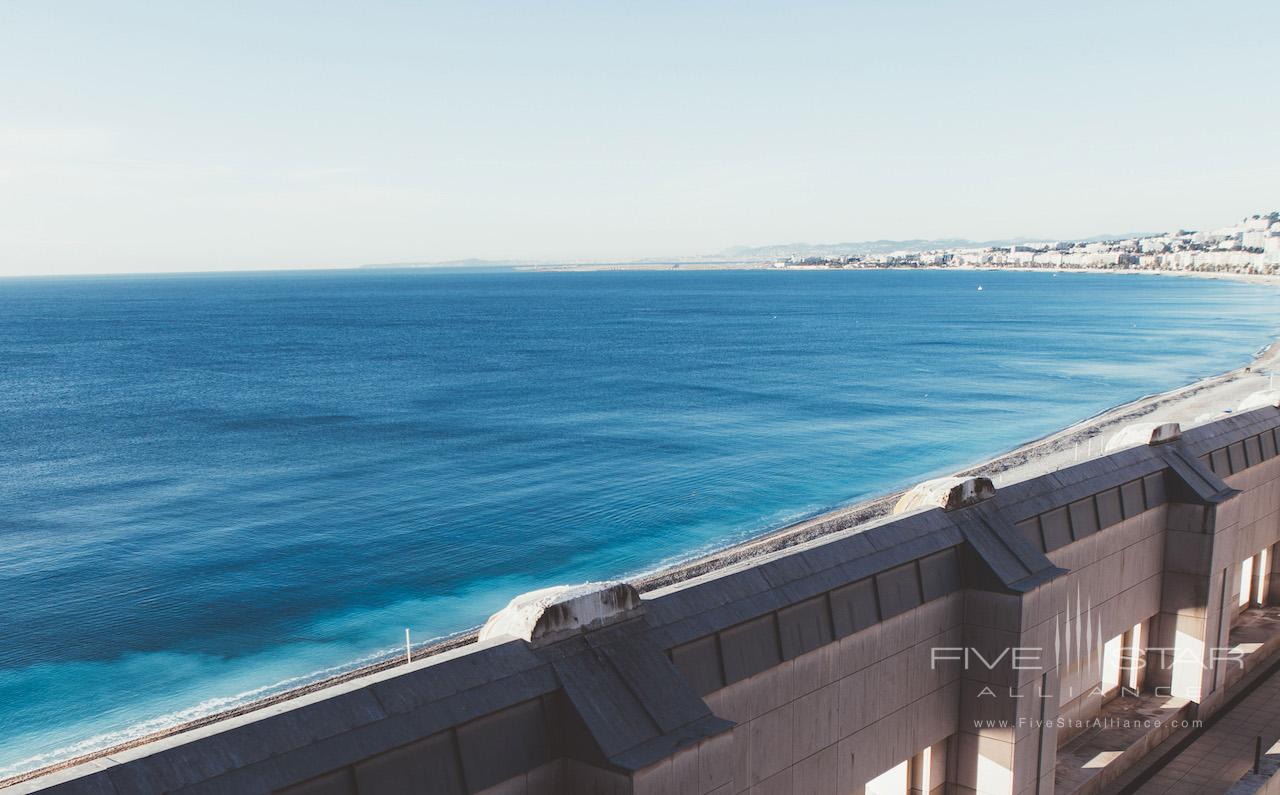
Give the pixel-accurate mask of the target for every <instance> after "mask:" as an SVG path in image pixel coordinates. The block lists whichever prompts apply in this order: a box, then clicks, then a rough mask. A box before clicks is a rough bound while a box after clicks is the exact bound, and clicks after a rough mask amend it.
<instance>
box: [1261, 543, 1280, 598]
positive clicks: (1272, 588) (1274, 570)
mask: <svg viewBox="0 0 1280 795" xmlns="http://www.w3.org/2000/svg"><path fill="white" fill-rule="evenodd" d="M1266 586H1267V590H1266V591H1265V593H1266V595H1267V601H1266V604H1269V605H1273V604H1277V603H1280V544H1272V545H1271V546H1270V547H1269V548H1268V550H1267V583H1266Z"/></svg>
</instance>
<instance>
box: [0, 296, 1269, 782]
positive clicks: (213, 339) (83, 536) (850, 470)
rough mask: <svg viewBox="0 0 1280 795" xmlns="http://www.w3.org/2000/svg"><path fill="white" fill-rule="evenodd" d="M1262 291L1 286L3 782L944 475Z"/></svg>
mask: <svg viewBox="0 0 1280 795" xmlns="http://www.w3.org/2000/svg"><path fill="white" fill-rule="evenodd" d="M979 284H981V285H983V287H984V289H983V291H981V292H979V291H977V286H978V285H979ZM1276 309H1277V291H1276V290H1275V289H1273V288H1264V287H1256V286H1248V285H1241V284H1234V283H1227V282H1212V281H1199V280H1187V279H1161V278H1149V277H1140V276H1108V275H1101V274H1063V275H1061V276H1054V275H1051V274H1043V273H979V272H937V271H927V272H897V271H894V272H890V271H873V272H857V273H853V272H830V273H829V272H786V273H778V272H765V271H747V272H687V273H683V272H661V273H637V272H632V273H576V274H532V273H511V272H501V273H423V272H391V271H362V272H342V273H319V272H316V273H297V274H251V275H216V276H212V275H211V276H204V275H200V276H182V277H156V278H128V277H113V278H92V279H56V280H38V279H18V280H6V281H0V504H3V505H4V506H5V507H4V510H3V511H0V545H2V548H3V550H4V553H5V554H4V555H3V556H2V557H0V604H3V605H4V615H3V618H2V619H0V620H2V621H3V624H2V625H0V633H2V637H0V640H3V643H0V714H2V715H4V716H5V717H4V720H3V721H0V775H3V774H7V773H12V772H16V771H19V770H23V769H28V768H31V767H34V766H37V765H39V764H41V763H43V762H46V761H48V760H50V759H53V758H57V757H60V756H66V755H69V754H71V753H74V752H76V751H82V750H86V749H88V748H91V747H95V746H101V745H104V744H107V743H109V742H111V741H114V740H119V739H123V738H125V737H128V736H133V735H136V734H139V733H142V732H145V731H147V730H150V729H154V728H158V727H160V726H163V725H166V724H169V723H172V722H175V721H178V720H182V719H184V718H188V717H193V716H195V715H198V714H203V713H207V712H209V711H212V710H215V709H218V708H220V707H226V706H231V705H234V704H237V703H243V702H244V701H247V700H250V699H252V698H253V697H255V696H258V695H262V694H264V693H267V692H271V691H272V690H278V689H281V688H284V687H287V686H288V685H290V684H297V683H301V682H303V681H307V680H309V679H314V678H317V677H320V676H322V675H324V674H325V673H328V672H334V671H337V670H341V669H343V668H346V667H350V666H353V665H356V664H359V663H360V662H362V661H368V660H371V659H373V658H376V657H378V656H380V655H384V654H386V653H388V652H389V651H390V650H393V649H395V648H397V647H398V645H399V644H400V643H401V642H402V640H403V632H404V628H405V627H410V628H411V629H412V631H413V633H414V637H415V639H416V640H427V639H428V638H431V637H434V636H438V635H441V634H445V633H448V632H452V631H456V630H459V629H464V628H466V627H469V626H474V625H476V624H478V623H479V622H481V621H482V620H483V619H484V618H485V617H486V616H488V615H489V614H490V613H491V612H492V611H493V610H495V609H496V608H498V607H500V606H501V605H502V604H504V603H505V602H506V601H507V600H508V599H509V598H510V597H511V596H513V595H515V594H517V593H520V592H522V591H525V590H529V589H532V588H537V587H543V586H546V585H549V584H554V583H560V582H580V581H583V580H587V579H598V578H604V577H616V576H623V575H628V574H635V573H638V572H641V571H645V570H650V569H653V568H654V567H657V566H660V565H663V564H665V563H670V562H673V561H675V560H678V559H679V558H681V557H684V556H688V555H690V554H693V553H696V552H698V551H700V550H705V549H707V548H709V547H712V546H716V545H722V544H725V543H729V542H732V541H735V540H739V539H742V538H744V537H747V536H749V535H752V534H754V533H758V532H760V531H762V530H765V529H768V528H772V527H776V526H779V525H782V524H784V523H786V522H788V521H791V520H795V519H798V518H801V517H804V516H807V515H811V514H813V513H816V512H819V511H821V510H822V509H825V508H829V507H832V506H834V505H837V504H840V503H843V502H848V501H851V500H855V499H858V498H861V497H866V496H869V495H872V494H876V493H879V492H883V491H886V490H889V489H891V488H894V487H896V486H899V485H903V484H906V483H909V482H912V481H914V480H919V479H921V478H924V477H927V476H930V475H934V474H939V473H942V472H945V471H949V470H953V469H955V468H957V467H959V466H961V465H964V464H966V463H969V462H972V461H975V460H978V459H981V458H985V457H988V456H991V455H993V454H996V453H998V452H1001V451H1003V450H1005V449H1008V448H1010V447H1012V446H1014V445H1016V444H1017V443H1019V442H1021V441H1024V440H1027V439H1029V438H1032V437H1036V436H1039V435H1042V434H1044V433H1047V432H1049V431H1052V430H1054V429H1056V428H1058V427H1061V426H1064V425H1066V424H1068V423H1070V422H1073V421H1075V420H1078V419H1081V418H1083V417H1085V416H1088V415H1090V414H1093V413H1094V412H1096V411H1099V410H1101V409H1103V408H1106V407H1107V406H1110V405H1114V404H1116V403H1118V402H1121V401H1124V400H1129V399H1132V398H1135V397H1138V396H1140V395H1142V394H1146V393H1150V392H1155V391H1159V390H1162V389H1166V388H1170V387H1173V386H1176V385H1179V384H1183V383H1187V382H1189V381H1192V380H1194V379H1196V378H1198V377H1201V376H1204V375H1208V374H1211V373H1214V372H1218V371H1221V370H1224V369H1227V368H1230V367H1233V366H1237V365H1240V364H1243V363H1244V362H1246V361H1247V360H1248V359H1249V357H1250V356H1251V355H1252V354H1253V353H1254V352H1255V351H1256V350H1257V349H1258V348H1259V347H1261V346H1263V345H1265V344H1267V343H1268V342H1269V341H1270V340H1271V338H1272V337H1273V335H1275V333H1276V331H1277V323H1278V322H1280V316H1278V315H1277V312H1276Z"/></svg>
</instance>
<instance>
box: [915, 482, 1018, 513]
mask: <svg viewBox="0 0 1280 795" xmlns="http://www.w3.org/2000/svg"><path fill="white" fill-rule="evenodd" d="M994 496H996V487H995V486H994V485H993V484H992V483H991V478H984V477H974V478H956V477H951V478H935V479H933V480H926V481H925V482H923V483H920V484H918V485H916V486H914V487H913V488H911V490H909V491H908V492H907V493H906V494H904V495H902V498H901V499H900V500H898V504H897V505H895V506H893V514H894V515H895V516H897V515H898V514H902V513H908V512H911V511H917V510H921V509H924V508H941V509H942V510H944V511H954V510H955V509H956V508H964V507H966V506H969V505H976V504H978V503H980V502H982V501H983V500H989V499H991V498H992V497H994Z"/></svg>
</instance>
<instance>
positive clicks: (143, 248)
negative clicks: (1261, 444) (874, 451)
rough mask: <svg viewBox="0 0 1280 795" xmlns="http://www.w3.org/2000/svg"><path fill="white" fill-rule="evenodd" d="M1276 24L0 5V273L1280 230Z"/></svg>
mask: <svg viewBox="0 0 1280 795" xmlns="http://www.w3.org/2000/svg"><path fill="white" fill-rule="evenodd" d="M1278 24H1280V8H1277V7H1276V6H1275V5H1274V4H1269V3H1262V2H1245V3H1241V4H1237V5H1235V6H1233V7H1232V8H1231V9H1230V12H1229V13H1228V12H1227V11H1225V10H1224V9H1223V8H1222V7H1221V6H1220V5H1212V4H1209V3H1207V2H1190V3H1186V4H1180V5H1179V7H1178V8H1177V10H1176V13H1175V12H1174V11H1173V10H1171V9H1169V8H1168V7H1166V6H1163V5H1156V4H1149V3H1133V4H1123V5H1122V6H1119V7H1117V6H1114V5H1108V4H1103V3H1092V2H1088V3H1083V4H1077V5H1075V6H1072V7H1071V9H1070V10H1069V11H1068V10H1064V9H1062V8H1060V7H1053V6H1035V5H1032V6H1027V5H1012V4H1003V3H979V4H959V3H944V4H927V5H926V4H923V3H892V4H891V3H869V2H854V3H841V4H834V3H832V4H828V3H806V4H803V5H800V6H796V5H795V4H783V3H762V4H752V5H750V6H744V5H741V4H729V3H722V2H711V3H700V4H692V5H691V4H677V3H663V2H658V3H650V4H645V5H643V6H612V5H600V4H588V3H548V4H537V5H536V6H534V5H524V4H517V3H489V4H484V5H475V4H446V3H414V4H405V3H392V2H381V1H378V2H370V3H362V4H354V3H341V2H338V3H331V4H323V5H317V4H313V3H303V2H298V1H294V2H280V3H272V4H270V5H263V4H252V3H244V4H235V3H233V4H230V5H227V4H221V5H216V6H190V5H185V4H184V5H182V6H165V5H157V4H145V3H140V2H128V1H126V2H121V3H117V4H112V5H110V6H103V5H100V4H93V3H87V2H55V3H42V4H38V3H21V4H16V3H15V4H7V5H4V6H3V7H0V44H3V46H0V107H2V108H3V109H4V111H3V112H2V113H0V275H29V274H36V275H38V274H61V273H110V272H175V271H208V270H241V269H276V268H331V267H358V266H361V265H365V264H370V263H379V262H383V263H389V262H427V261H449V260H461V259H468V258H477V259H485V260H520V261H544V262H549V261H584V260H602V261H606V260H607V261H619V260H637V259H645V258H665V257H687V256H698V255H712V254H716V253H718V252H723V251H726V250H728V249H731V248H733V247H738V246H742V247H759V246H770V245H783V244H787V243H792V242H805V243H813V244H824V243H837V242H840V241H849V240H855V241H856V240H877V239H891V240H897V239H957V238H965V239H969V240H1003V239H1012V238H1030V239H1039V240H1072V239H1081V238H1088V237H1094V236H1098V235H1103V234H1111V233H1115V234H1122V233H1131V232H1153V233H1155V232H1165V231H1170V230H1173V229H1177V228H1192V229H1208V228H1213V227H1215V226H1222V225H1225V224H1229V223H1232V222H1234V221H1235V220H1237V219H1239V218H1241V217H1243V216H1246V215H1250V214H1253V213H1258V212H1269V211H1271V210H1274V209H1276V208H1278V207H1280V159H1278V158H1277V157H1276V151H1275V139H1276V133H1275V130H1276V129H1278V128H1280V108H1278V107H1277V106H1276V103H1274V102H1272V101H1270V93H1269V89H1268V78H1269V76H1270V75H1272V74H1274V73H1276V71H1277V67H1280V55H1277V52H1276V50H1275V48H1274V47H1273V46H1272V38H1273V36H1274V31H1275V30H1276V29H1277V25H1278Z"/></svg>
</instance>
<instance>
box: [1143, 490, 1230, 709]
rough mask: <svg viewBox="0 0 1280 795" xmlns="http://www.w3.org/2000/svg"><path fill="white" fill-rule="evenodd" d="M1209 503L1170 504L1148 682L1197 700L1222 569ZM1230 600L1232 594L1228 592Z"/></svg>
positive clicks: (1214, 632) (1213, 626)
mask: <svg viewBox="0 0 1280 795" xmlns="http://www.w3.org/2000/svg"><path fill="white" fill-rule="evenodd" d="M1213 511H1214V508H1213V507H1212V506H1205V505H1197V504H1191V503H1170V504H1169V509H1168V514H1167V521H1168V527H1167V528H1166V531H1165V554H1164V579H1163V585H1162V589H1161V596H1160V613H1159V615H1158V616H1156V618H1155V620H1153V622H1152V627H1151V629H1152V632H1151V640H1150V643H1149V644H1148V651H1147V657H1146V660H1147V668H1146V682H1147V684H1148V685H1150V686H1151V687H1152V688H1159V689H1160V691H1161V692H1167V693H1168V694H1170V695H1172V696H1177V697H1180V698H1186V699H1190V700H1191V701H1197V702H1198V701H1200V700H1201V698H1202V696H1203V695H1204V694H1205V692H1206V689H1207V688H1206V684H1208V682H1207V680H1206V677H1205V674H1206V671H1205V664H1206V663H1207V660H1208V654H1209V648H1210V647H1211V646H1213V645H1215V643H1216V640H1215V638H1216V636H1217V628H1218V620H1217V618H1218V617H1217V616H1216V615H1215V614H1213V613H1212V611H1213V610H1217V609H1220V608H1221V606H1222V605H1223V601H1222V585H1223V583H1224V582H1225V579H1224V576H1223V574H1222V573H1221V571H1215V569H1214V560H1213V552H1214V543H1213V542H1214V536H1213V533H1212V532H1211V531H1210V530H1209V528H1212V527H1213V526H1214V524H1213V516H1212V513H1213ZM1227 598H1228V599H1229V598H1230V594H1229V593H1228V594H1227Z"/></svg>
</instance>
